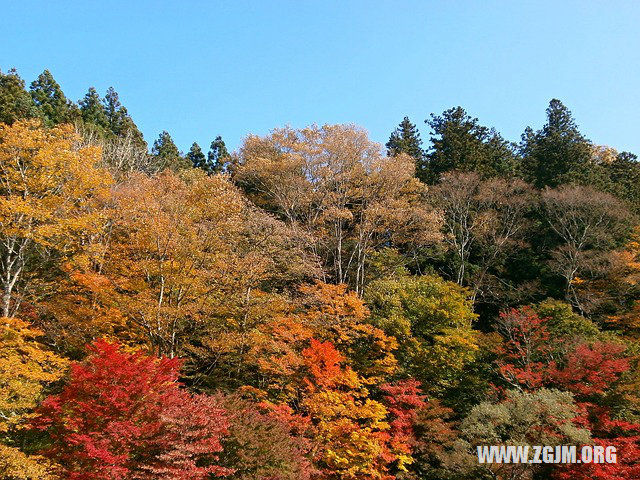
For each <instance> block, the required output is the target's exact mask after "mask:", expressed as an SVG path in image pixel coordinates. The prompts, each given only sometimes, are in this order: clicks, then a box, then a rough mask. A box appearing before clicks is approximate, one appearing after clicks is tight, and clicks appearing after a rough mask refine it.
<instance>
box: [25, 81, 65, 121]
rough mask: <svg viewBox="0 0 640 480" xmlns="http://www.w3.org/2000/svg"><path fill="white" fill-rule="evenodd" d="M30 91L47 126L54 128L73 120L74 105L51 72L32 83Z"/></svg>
mask: <svg viewBox="0 0 640 480" xmlns="http://www.w3.org/2000/svg"><path fill="white" fill-rule="evenodd" d="M30 90H31V98H32V99H33V102H34V104H35V105H36V107H38V109H39V110H40V111H41V113H42V117H43V119H44V123H45V125H46V126H48V127H52V126H54V125H58V124H60V123H65V122H69V121H70V120H71V119H72V114H73V105H72V103H71V102H70V101H69V100H67V97H65V95H64V93H63V92H62V88H60V85H59V84H58V82H56V81H55V79H54V78H53V75H51V72H50V71H49V70H45V71H44V72H42V73H41V74H40V75H39V76H38V78H37V79H36V80H35V81H33V82H32V83H31V87H30Z"/></svg>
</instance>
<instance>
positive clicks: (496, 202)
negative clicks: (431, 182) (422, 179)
mask: <svg viewBox="0 0 640 480" xmlns="http://www.w3.org/2000/svg"><path fill="white" fill-rule="evenodd" d="M431 194H432V201H433V203H434V205H435V206H436V207H438V208H441V209H442V210H443V213H444V225H443V227H444V234H445V235H444V242H445V243H446V244H447V245H448V247H449V249H450V252H451V254H452V255H453V259H452V261H451V262H450V264H452V266H453V267H454V271H453V272H452V279H453V280H454V281H455V282H456V283H457V284H458V285H464V286H469V287H470V288H471V290H472V298H473V299H474V300H475V299H476V297H478V296H483V297H485V298H487V299H491V298H492V297H494V298H495V297H499V298H502V297H503V295H500V294H501V293H502V290H503V289H501V288H500V283H504V282H500V281H499V280H498V275H497V274H498V273H502V272H501V271H500V267H502V266H503V265H504V262H505V261H506V260H507V259H508V258H510V257H511V256H512V255H513V254H514V253H516V252H517V250H518V249H519V248H522V246H523V243H524V239H525V234H526V233H527V230H526V229H527V226H528V220H527V214H528V213H529V211H530V210H531V208H532V203H533V202H534V197H533V193H532V191H531V188H530V187H529V186H528V185H527V184H525V183H524V182H522V181H520V180H506V179H501V178H490V179H487V180H482V178H481V177H480V175H479V174H477V173H475V172H468V173H463V172H448V173H445V174H443V175H442V176H441V177H440V183H439V184H438V185H437V186H435V187H434V188H433V189H432V191H431Z"/></svg>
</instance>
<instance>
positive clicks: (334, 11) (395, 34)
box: [0, 0, 640, 154]
mask: <svg viewBox="0 0 640 480" xmlns="http://www.w3.org/2000/svg"><path fill="white" fill-rule="evenodd" d="M1 3H2V4H1V9H0V11H1V12H2V16H1V17H0V29H1V30H0V31H2V40H1V41H0V68H1V69H2V70H3V71H6V70H7V69H9V68H10V67H16V68H17V69H18V71H19V73H20V74H21V75H22V77H23V78H24V79H25V80H26V81H27V83H29V82H31V81H32V80H33V79H34V78H35V77H36V76H37V75H38V73H40V72H41V71H42V70H43V69H45V68H48V69H50V70H51V72H52V73H53V75H54V77H55V78H56V79H57V80H58V82H59V83H60V84H61V85H62V87H63V89H64V91H65V93H66V94H67V96H68V97H70V98H72V99H74V100H77V99H79V98H81V97H82V96H83V95H84V93H85V92H86V91H87V89H88V87H89V86H95V87H96V88H97V89H98V91H99V92H100V93H101V94H102V93H104V91H105V90H106V88H107V87H109V86H111V85H112V86H114V88H115V89H116V90H117V91H118V93H119V94H120V97H121V100H122V102H123V104H124V105H125V106H126V107H127V108H128V110H129V112H130V113H131V114H132V116H133V118H134V120H135V121H136V123H137V124H138V126H139V127H140V128H141V130H142V132H143V133H144V135H145V138H146V139H147V141H149V142H150V143H151V142H152V141H153V140H154V139H155V138H157V136H158V134H159V133H160V131H162V130H167V131H169V132H170V133H171V135H172V136H173V137H174V139H175V141H176V143H177V144H178V146H179V147H180V148H181V149H183V150H187V149H188V148H189V146H190V145H191V143H192V142H193V141H197V142H198V143H200V145H201V146H203V147H208V145H209V143H210V142H211V140H212V139H213V138H214V137H215V136H216V135H222V136H223V138H224V139H225V140H226V142H227V144H228V146H229V147H231V148H236V147H237V146H238V145H239V143H240V142H241V139H242V138H243V137H244V136H245V135H247V134H249V133H256V134H260V135H262V134H266V133H267V132H268V131H269V130H271V129H272V128H274V127H277V126H283V125H285V124H290V125H292V126H295V127H302V126H305V125H308V124H311V123H314V122H315V123H318V124H323V123H356V124H359V125H361V126H363V127H365V128H366V129H367V130H368V131H369V132H370V136H371V138H372V139H374V140H376V141H379V142H383V143H384V142H385V141H386V140H387V139H388V136H389V133H390V132H391V131H392V130H393V129H394V128H395V126H396V125H397V124H398V123H399V122H400V120H402V117H404V116H405V115H408V116H409V117H410V118H411V119H412V121H413V122H414V123H417V124H418V126H419V128H420V130H421V132H422V137H423V138H424V139H425V141H426V140H427V139H428V137H429V129H428V127H427V126H426V125H425V124H424V123H423V122H424V119H426V118H427V117H428V116H429V114H430V113H432V112H437V113H439V112H442V111H443V110H445V109H446V108H449V107H452V106H457V105H461V106H462V107H464V108H465V109H466V110H467V111H468V112H469V113H470V114H472V115H474V116H476V117H478V118H479V119H480V122H481V123H482V124H484V125H488V126H495V127H496V128H497V129H498V130H499V131H500V132H501V133H502V134H503V136H505V137H506V138H508V139H510V140H518V139H519V137H520V134H521V132H522V131H523V130H524V128H525V127H526V126H527V125H531V126H532V127H534V128H539V127H540V126H542V124H543V123H544V119H545V114H544V111H545V108H546V106H547V104H548V101H549V100H550V99H551V98H554V97H556V98H560V99H561V100H562V101H563V102H564V103H565V104H566V105H567V106H568V107H569V108H570V109H571V110H572V111H573V113H574V116H575V117H576V120H577V122H578V124H579V125H580V127H581V130H582V132H583V133H584V134H585V135H586V136H588V137H589V138H591V139H592V140H593V141H594V142H596V143H599V144H607V145H610V146H613V147H616V148H618V149H619V150H631V151H634V152H636V153H638V154H640V131H639V127H640V92H639V88H640V2H637V1H616V0H600V1H595V0H593V1H589V0H582V1H563V0H555V1H545V0H538V1H516V0H511V1H490V0H482V1H481V0H477V1H453V0H441V1H438V2H436V1H410V0H407V1H391V0H389V1H350V0H342V1H331V0H324V1H319V0H318V1H305V0H298V1H294V0H291V1H283V0H281V1H275V0H273V1H269V0H253V1H243V0H229V1H225V2H222V1H189V0H175V1H154V2H151V1H142V0H128V1H100V2H90V1H82V2H80V1H77V2H74V1H64V0H61V1H57V2H55V1H46V2H44V1H29V2H26V1H24V2H23V1H7V0H4V1H2V2H1Z"/></svg>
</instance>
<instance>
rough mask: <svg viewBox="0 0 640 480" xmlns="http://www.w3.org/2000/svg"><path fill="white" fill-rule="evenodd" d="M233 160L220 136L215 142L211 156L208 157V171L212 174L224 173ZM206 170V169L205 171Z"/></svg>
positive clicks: (212, 145)
mask: <svg viewBox="0 0 640 480" xmlns="http://www.w3.org/2000/svg"><path fill="white" fill-rule="evenodd" d="M230 159H231V155H229V151H228V150H227V146H226V145H225V143H224V140H222V137H221V136H220V135H218V136H217V137H216V138H215V140H214V141H213V142H211V147H210V150H209V154H208V155H207V160H208V170H207V171H209V172H210V173H220V172H223V171H224V170H225V168H226V166H227V164H228V163H229V160H230ZM205 170H206V169H205Z"/></svg>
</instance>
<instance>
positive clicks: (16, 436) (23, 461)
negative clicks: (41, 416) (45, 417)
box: [0, 318, 67, 480]
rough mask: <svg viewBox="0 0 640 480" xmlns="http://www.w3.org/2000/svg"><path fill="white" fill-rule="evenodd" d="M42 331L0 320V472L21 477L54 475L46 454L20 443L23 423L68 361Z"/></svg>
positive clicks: (5, 476)
mask: <svg viewBox="0 0 640 480" xmlns="http://www.w3.org/2000/svg"><path fill="white" fill-rule="evenodd" d="M42 335H43V332H42V331H40V330H37V329H35V328H33V327H32V326H31V325H30V324H29V323H27V322H24V321H22V320H19V319H17V318H13V319H10V318H2V319H1V321H0V476H2V478H11V479H18V480H29V479H32V478H38V479H43V480H49V479H50V478H51V479H52V478H53V477H54V468H53V466H52V465H51V464H50V463H49V462H48V461H46V460H45V459H44V458H42V457H39V456H35V455H27V454H25V453H23V452H22V451H21V450H20V448H19V446H24V445H25V444H26V442H21V441H20V440H21V438H20V437H21V436H22V435H21V433H22V432H23V431H22V430H20V429H21V427H24V426H25V424H26V423H27V422H28V421H29V419H30V418H31V416H32V411H33V410H34V409H35V407H36V406H37V405H38V402H39V401H40V400H41V398H42V396H43V393H44V392H45V391H46V389H47V387H48V386H50V385H51V384H53V383H55V382H57V381H58V380H60V379H61V378H62V376H63V375H64V373H65V370H66V367H67V361H66V360H65V359H63V358H61V357H59V356H57V355H56V354H55V353H53V352H51V351H49V350H47V349H46V348H45V347H44V345H42V344H41V343H40V342H39V341H38V339H39V337H41V336H42Z"/></svg>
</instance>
